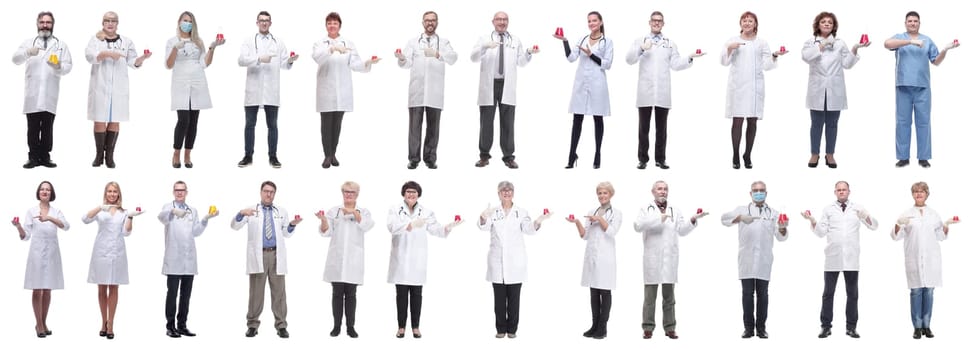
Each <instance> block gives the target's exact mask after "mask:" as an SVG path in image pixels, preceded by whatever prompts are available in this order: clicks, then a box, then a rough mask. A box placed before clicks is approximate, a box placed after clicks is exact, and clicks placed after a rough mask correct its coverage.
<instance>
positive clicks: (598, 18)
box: [587, 11, 604, 36]
mask: <svg viewBox="0 0 972 350" xmlns="http://www.w3.org/2000/svg"><path fill="white" fill-rule="evenodd" d="M591 15H595V16H597V20H599V21H601V36H604V18H601V13H600V12H597V11H591V12H588V13H587V17H590V16H591Z"/></svg>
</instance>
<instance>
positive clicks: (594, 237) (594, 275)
mask: <svg viewBox="0 0 972 350" xmlns="http://www.w3.org/2000/svg"><path fill="white" fill-rule="evenodd" d="M595 193H597V202H598V207H597V208H594V209H593V210H591V211H589V212H588V213H587V215H585V216H584V217H583V218H575V217H574V215H570V216H569V217H567V221H569V222H570V223H573V224H574V225H575V226H576V227H577V234H579V235H580V238H581V239H583V240H585V241H587V248H585V249H584V267H583V273H582V274H581V285H582V286H584V287H588V288H590V289H591V329H588V330H587V331H586V332H584V336H585V337H588V338H594V339H604V337H606V336H607V321H608V318H609V317H610V316H611V290H612V289H614V287H615V286H616V285H617V279H618V278H617V274H618V266H617V261H616V258H615V254H614V251H615V249H614V236H615V235H617V233H618V229H619V228H620V227H621V219H622V217H621V211H620V210H615V209H614V207H613V206H612V205H611V198H612V197H614V186H613V185H611V183H610V182H602V183H599V184H597V188H596V189H595Z"/></svg>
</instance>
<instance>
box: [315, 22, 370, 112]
mask: <svg viewBox="0 0 972 350" xmlns="http://www.w3.org/2000/svg"><path fill="white" fill-rule="evenodd" d="M331 46H343V47H346V48H348V49H350V51H348V53H339V52H335V53H331ZM311 55H312V56H313V57H314V62H317V112H318V113H322V112H351V111H353V110H354V96H353V94H354V92H353V91H354V89H353V88H352V86H351V71H355V72H362V73H367V72H370V71H371V65H370V64H365V62H364V61H363V60H362V59H361V57H360V56H358V49H357V48H355V46H354V43H352V42H351V40H348V39H345V38H344V37H343V36H339V37H337V38H336V39H331V38H324V39H322V40H318V41H317V42H315V43H314V51H313V53H312V54H311ZM369 60H370V58H369Z"/></svg>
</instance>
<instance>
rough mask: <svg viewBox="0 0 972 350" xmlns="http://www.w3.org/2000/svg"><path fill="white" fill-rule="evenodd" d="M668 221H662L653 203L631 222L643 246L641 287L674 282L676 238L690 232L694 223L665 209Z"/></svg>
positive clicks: (672, 208)
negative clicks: (639, 234)
mask: <svg viewBox="0 0 972 350" xmlns="http://www.w3.org/2000/svg"><path fill="white" fill-rule="evenodd" d="M665 212H666V213H667V214H668V215H669V218H667V219H665V221H664V222H662V219H661V214H662V213H661V211H659V209H658V207H656V206H655V205H654V204H651V205H649V206H648V207H645V208H641V211H640V212H638V218H637V219H635V222H634V230H635V232H639V233H641V240H642V243H644V256H643V258H642V267H643V268H644V283H645V284H669V283H678V237H679V236H685V235H687V234H689V233H690V232H692V230H694V229H695V227H696V226H697V225H698V223H694V224H693V223H692V222H691V221H686V220H685V217H683V216H682V212H681V211H679V210H678V209H675V208H674V207H671V206H669V207H667V208H665Z"/></svg>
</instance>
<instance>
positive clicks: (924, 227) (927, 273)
mask: <svg viewBox="0 0 972 350" xmlns="http://www.w3.org/2000/svg"><path fill="white" fill-rule="evenodd" d="M919 209H922V210H923V211H924V213H922V210H919ZM902 216H903V217H908V218H910V219H911V221H910V222H909V223H908V224H907V225H904V226H902V227H901V229H900V230H898V232H897V233H895V232H894V228H893V227H892V228H891V238H892V239H894V240H895V241H899V240H904V256H905V259H904V260H905V276H906V277H907V278H908V288H911V289H914V288H935V287H941V286H942V246H941V245H940V244H939V243H938V241H944V240H945V238H948V236H947V235H946V234H945V230H944V229H943V228H944V224H943V223H942V218H941V217H940V216H938V212H936V211H934V210H932V209H931V208H929V207H928V206H925V207H923V208H919V207H911V208H908V210H905V212H904V213H901V215H900V216H898V217H902Z"/></svg>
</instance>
